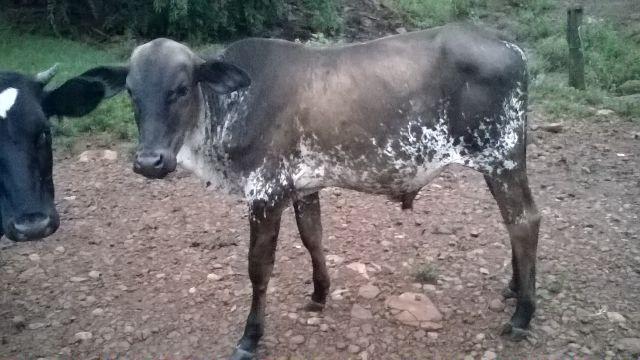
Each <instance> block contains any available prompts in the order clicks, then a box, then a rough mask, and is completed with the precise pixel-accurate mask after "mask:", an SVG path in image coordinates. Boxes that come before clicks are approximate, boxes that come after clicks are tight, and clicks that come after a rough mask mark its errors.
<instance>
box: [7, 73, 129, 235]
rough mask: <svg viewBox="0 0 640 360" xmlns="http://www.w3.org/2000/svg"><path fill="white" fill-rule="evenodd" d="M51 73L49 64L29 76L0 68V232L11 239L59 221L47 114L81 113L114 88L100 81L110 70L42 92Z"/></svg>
mask: <svg viewBox="0 0 640 360" xmlns="http://www.w3.org/2000/svg"><path fill="white" fill-rule="evenodd" d="M55 72H56V67H55V66H54V67H53V68H51V69H49V70H47V71H45V72H42V73H40V74H38V75H37V76H36V77H35V78H34V77H29V76H25V75H21V74H18V73H14V72H4V71H0V236H2V235H3V234H4V235H6V236H7V237H9V238H10V239H12V240H15V241H25V240H35V239H41V238H43V237H46V236H48V235H51V234H52V233H53V232H55V231H56V230H57V228H58V225H59V217H58V213H57V212H56V208H55V204H54V190H53V179H52V150H51V130H50V124H49V120H48V118H49V117H50V116H53V115H59V116H82V115H85V114H87V113H88V112H90V111H91V110H93V109H94V108H95V107H96V106H97V105H98V103H99V102H100V101H101V100H102V99H103V98H105V97H106V96H110V95H113V94H115V92H116V91H115V90H114V89H113V88H112V86H110V85H109V82H108V81H105V80H103V79H102V78H103V77H104V78H105V79H106V78H112V77H116V76H115V74H116V73H117V71H114V70H112V69H110V68H98V69H94V70H91V71H89V72H87V73H85V74H83V75H81V76H79V77H76V78H73V79H70V80H69V81H67V82H65V83H64V84H62V85H61V86H60V87H58V88H56V89H54V90H51V91H48V90H45V89H44V87H45V85H46V84H47V83H48V82H49V80H50V79H51V78H52V77H53V76H54V75H55ZM103 75H108V76H103ZM125 76H126V72H124V73H122V83H124V78H125Z"/></svg>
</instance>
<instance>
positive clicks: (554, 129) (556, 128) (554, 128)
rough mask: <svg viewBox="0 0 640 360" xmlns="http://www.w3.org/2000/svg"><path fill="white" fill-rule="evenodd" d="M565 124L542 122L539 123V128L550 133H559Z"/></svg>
mask: <svg viewBox="0 0 640 360" xmlns="http://www.w3.org/2000/svg"><path fill="white" fill-rule="evenodd" d="M563 128H564V126H563V125H562V123H559V122H558V123H548V124H540V125H538V129H540V130H544V131H547V132H550V133H559V132H562V130H563Z"/></svg>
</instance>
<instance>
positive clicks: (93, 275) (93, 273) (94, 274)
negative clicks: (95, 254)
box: [89, 270, 102, 279]
mask: <svg viewBox="0 0 640 360" xmlns="http://www.w3.org/2000/svg"><path fill="white" fill-rule="evenodd" d="M101 275H102V274H101V273H100V271H96V270H92V271H89V277H90V278H92V279H97V278H99V277H100V276H101Z"/></svg>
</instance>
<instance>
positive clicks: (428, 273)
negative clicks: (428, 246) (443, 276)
mask: <svg viewBox="0 0 640 360" xmlns="http://www.w3.org/2000/svg"><path fill="white" fill-rule="evenodd" d="M413 277H414V279H416V281H417V282H419V283H421V284H433V285H435V284H436V283H437V282H438V268H437V267H436V266H435V265H433V264H430V263H424V264H420V265H418V266H416V268H415V269H414V270H413Z"/></svg>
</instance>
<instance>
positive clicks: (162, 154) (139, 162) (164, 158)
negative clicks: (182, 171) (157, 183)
mask: <svg viewBox="0 0 640 360" xmlns="http://www.w3.org/2000/svg"><path fill="white" fill-rule="evenodd" d="M176 166H177V161H176V157H175V156H174V155H173V154H171V152H170V151H166V150H159V151H138V152H137V153H136V158H135V161H134V163H133V172H135V173H136V174H140V175H142V176H145V177H148V178H151V179H162V178H163V177H165V176H167V174H169V173H171V172H173V171H175V170H176Z"/></svg>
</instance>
